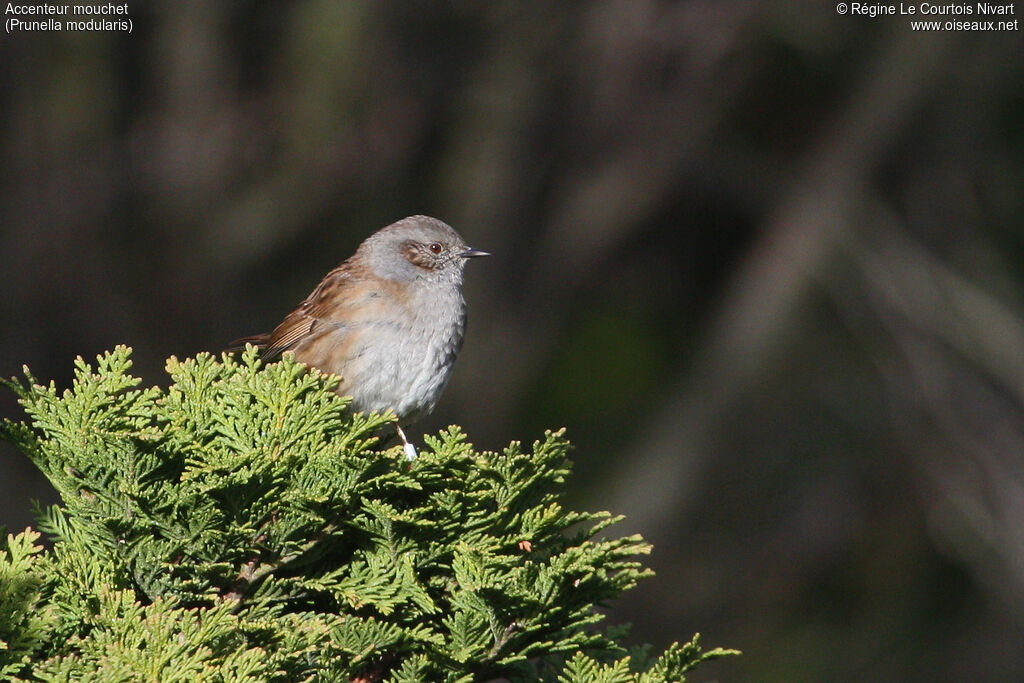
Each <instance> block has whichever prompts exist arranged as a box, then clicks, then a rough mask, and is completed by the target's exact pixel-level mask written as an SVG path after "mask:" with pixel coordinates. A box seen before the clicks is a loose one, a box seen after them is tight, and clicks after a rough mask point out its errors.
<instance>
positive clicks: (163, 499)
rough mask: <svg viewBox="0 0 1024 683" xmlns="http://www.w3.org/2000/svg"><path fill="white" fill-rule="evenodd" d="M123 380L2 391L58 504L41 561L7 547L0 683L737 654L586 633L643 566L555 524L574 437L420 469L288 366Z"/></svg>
mask: <svg viewBox="0 0 1024 683" xmlns="http://www.w3.org/2000/svg"><path fill="white" fill-rule="evenodd" d="M130 369H131V352H130V350H129V349H128V348H126V347H118V348H116V349H115V350H114V351H112V352H109V353H107V354H104V355H101V356H99V357H98V358H97V361H96V363H95V365H90V364H87V363H86V362H84V361H83V360H82V359H78V360H77V361H76V363H75V378H74V381H73V383H72V386H71V388H70V389H68V390H66V391H63V392H59V393H58V391H57V389H56V387H55V386H54V385H53V383H50V384H49V385H42V384H40V383H39V382H38V381H37V380H36V379H35V378H34V377H32V375H31V374H30V373H29V371H28V369H27V368H26V369H25V378H24V380H22V381H17V380H12V381H10V382H4V384H6V386H7V387H9V388H10V389H11V390H13V391H15V392H16V393H17V394H18V396H19V399H20V402H21V404H22V406H23V407H24V409H25V412H26V414H27V415H28V417H29V420H30V422H29V424H23V423H16V422H10V421H5V422H4V423H3V424H2V425H0V435H2V437H3V438H4V439H6V440H8V441H10V442H11V443H14V444H15V445H16V446H18V447H19V448H20V449H21V450H22V451H23V452H24V453H25V454H26V455H27V456H28V457H29V458H31V459H32V461H33V462H34V463H35V464H36V465H37V466H38V467H39V468H40V470H42V472H43V473H44V474H45V475H46V476H47V477H48V478H49V479H50V481H51V482H52V483H53V485H54V487H55V488H56V489H57V491H58V493H59V494H60V496H61V499H62V504H61V505H59V506H55V507H51V508H49V509H46V510H42V511H40V514H39V528H40V529H41V530H42V531H44V532H45V533H46V534H47V536H48V539H49V542H50V546H51V547H50V548H49V549H47V550H44V549H43V548H42V547H41V546H40V545H37V544H36V542H37V541H38V540H39V539H40V534H39V533H38V532H36V531H33V530H31V529H28V530H26V531H24V532H22V533H20V534H17V535H10V536H7V538H6V540H3V541H0V678H5V679H12V680H32V681H40V680H51V681H69V680H84V679H89V680H111V681H113V680H118V681H150V680H160V681H177V680H182V681H185V680H188V681H192V680H216V681H335V680H343V681H392V682H394V683H412V682H414V681H423V682H426V681H431V682H432V681H447V682H454V681H486V680H492V679H497V678H505V679H508V680H510V681H524V682H525V681H556V680H557V681H565V682H580V683H582V682H583V681H586V682H587V683H590V682H592V681H637V682H639V681H644V682H648V683H655V682H659V681H682V680H683V675H684V673H685V672H686V671H688V670H689V669H690V668H692V667H693V666H695V665H697V664H698V663H700V662H701V661H704V660H707V659H710V658H713V657H719V656H722V655H725V654H732V653H733V651H728V650H722V649H713V650H709V651H703V650H702V649H701V648H700V646H699V644H698V641H697V638H696V637H694V639H693V640H692V641H691V642H690V643H687V644H685V645H682V646H680V645H673V646H672V647H671V648H669V649H668V650H667V651H666V652H665V653H664V654H663V655H661V656H660V657H657V658H653V659H652V658H650V657H647V656H646V654H644V653H643V652H641V651H634V652H632V653H630V652H627V651H626V650H625V649H624V648H623V646H621V645H620V644H619V639H620V638H621V636H622V632H621V629H618V630H616V629H608V630H606V631H601V630H599V629H597V628H596V624H597V623H598V622H600V621H601V620H602V619H603V618H604V617H603V615H602V614H601V613H600V612H598V611H597V610H596V606H597V605H603V604H606V603H607V602H608V601H610V600H612V599H614V598H616V597H617V596H618V595H620V594H621V593H622V592H623V591H625V590H629V589H630V588H632V587H633V586H635V585H636V583H637V581H639V580H640V579H642V578H645V577H647V576H650V575H651V572H650V570H648V569H645V568H644V567H643V566H642V564H641V563H640V562H639V560H638V558H639V557H641V556H643V555H644V554H646V553H648V552H649V551H650V547H649V546H648V545H647V544H646V543H645V542H644V541H643V539H642V538H640V537H639V536H629V537H625V538H605V537H604V534H601V536H599V534H600V533H601V532H603V531H605V530H606V529H607V527H609V526H610V525H613V524H615V523H616V522H617V521H619V519H620V518H619V517H615V516H612V515H611V514H609V513H607V512H598V513H586V512H572V511H567V510H565V509H563V507H562V504H561V502H560V501H561V497H562V493H563V486H564V483H565V480H566V478H567V477H568V475H569V471H570V465H569V460H568V457H567V454H568V450H569V443H568V441H566V439H565V438H564V434H563V432H562V431H555V432H547V433H546V434H545V435H544V437H543V438H542V439H541V440H539V441H537V442H535V443H534V444H533V446H532V448H531V449H529V450H524V449H523V447H522V446H521V444H519V443H512V444H510V445H509V446H508V448H506V449H505V450H504V451H503V452H502V453H493V452H477V451H476V450H475V449H473V447H472V445H471V444H470V443H469V441H468V439H467V437H466V435H465V434H464V433H463V432H462V431H461V430H460V429H459V428H458V427H449V428H448V429H447V430H445V431H443V432H441V433H440V434H438V435H436V436H428V437H425V442H426V443H425V447H424V448H423V449H422V451H421V453H420V457H419V458H418V459H417V460H416V461H415V462H414V463H412V464H411V465H409V464H408V463H407V462H406V461H405V460H404V458H403V457H402V453H401V450H400V448H399V447H395V448H390V449H382V448H381V447H380V446H379V442H378V437H377V434H378V432H379V431H380V430H381V429H382V428H383V427H385V426H386V425H388V424H389V423H390V422H392V421H393V417H392V416H391V415H389V414H371V415H360V414H352V413H350V412H349V411H348V410H347V405H348V402H347V400H346V399H344V398H341V397H339V396H337V395H336V394H335V393H334V392H333V391H332V389H333V387H334V386H336V382H337V380H336V379H335V378H332V377H330V376H325V375H322V374H320V373H319V372H317V371H315V370H308V369H307V368H305V367H304V366H302V365H301V364H299V363H296V362H294V361H293V360H292V359H291V358H290V357H287V356H286V357H285V358H284V359H282V360H281V362H279V363H273V364H269V365H267V364H264V363H263V362H262V361H260V360H259V358H258V355H257V352H256V350H255V349H254V348H252V347H250V348H248V349H247V350H246V351H245V352H244V353H243V354H242V355H241V357H240V358H235V357H232V356H229V355H224V356H221V357H220V358H217V357H214V356H212V355H210V354H200V355H199V356H197V357H196V358H194V359H189V360H185V361H178V360H177V359H175V358H171V359H170V360H169V361H168V363H167V370H168V373H169V374H170V377H171V381H172V383H171V386H170V387H169V388H168V389H166V390H162V389H160V388H158V387H150V388H145V389H140V388H139V384H140V380H139V379H138V378H136V377H133V376H131V375H130Z"/></svg>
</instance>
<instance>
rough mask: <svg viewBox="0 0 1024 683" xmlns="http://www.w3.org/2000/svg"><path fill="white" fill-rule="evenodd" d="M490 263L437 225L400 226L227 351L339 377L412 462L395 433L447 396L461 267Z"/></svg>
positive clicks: (457, 342) (461, 327) (461, 305)
mask: <svg viewBox="0 0 1024 683" xmlns="http://www.w3.org/2000/svg"><path fill="white" fill-rule="evenodd" d="M489 255H490V254H488V253H487V252H485V251H480V250H478V249H472V248H470V247H467V246H466V243H465V242H464V241H463V240H462V238H461V237H459V234H458V233H457V232H455V230H453V229H452V228H451V226H449V225H447V224H446V223H444V222H442V221H439V220H437V219H436V218H430V217H429V216H410V217H409V218H403V219H402V220H400V221H398V222H397V223H392V224H391V225H389V226H387V227H385V228H381V229H380V230H378V231H377V232H375V233H374V234H373V235H371V236H370V237H368V238H366V240H365V241H364V242H363V243H362V244H360V245H359V248H358V249H357V250H356V253H355V254H353V255H352V256H351V257H350V258H348V259H347V260H346V261H345V262H344V263H342V264H341V265H340V266H338V267H337V268H335V269H334V270H332V271H331V272H329V273H328V274H327V276H326V277H324V279H323V280H322V281H321V282H320V284H319V285H317V287H316V289H314V290H313V293H312V294H310V295H309V296H308V297H306V300H305V301H303V302H302V303H301V304H299V306H298V308H296V309H295V310H294V311H292V312H291V313H289V314H288V315H287V316H285V319H284V320H283V321H282V322H281V324H280V325H278V326H277V327H276V328H275V329H274V331H273V332H271V333H270V334H263V335H256V336H253V337H246V338H243V339H239V340H238V341H237V342H235V343H236V344H239V345H241V344H245V343H246V342H249V343H253V344H256V345H257V346H259V347H260V348H261V349H262V355H263V357H264V358H265V359H267V360H274V359H276V358H278V357H279V356H280V355H281V354H282V353H283V352H285V351H291V352H293V353H294V354H295V359H296V360H298V361H301V362H303V363H305V364H307V365H311V366H313V367H315V368H318V369H319V370H321V371H323V372H328V373H331V374H333V375H338V376H339V377H341V383H340V384H339V385H338V388H337V391H338V393H339V394H342V395H343V396H351V397H352V407H353V409H355V410H358V411H361V412H370V411H374V410H376V411H384V410H387V409H391V410H393V411H394V412H395V414H396V415H397V416H398V420H399V425H397V426H396V429H397V431H398V436H399V438H401V440H402V443H403V445H404V448H405V453H406V456H407V457H408V458H409V459H413V458H415V457H416V449H415V447H413V445H412V444H411V443H409V440H408V439H406V437H405V433H404V432H403V431H402V427H401V424H402V423H404V424H406V425H408V424H410V423H412V422H414V421H416V420H418V419H419V418H421V417H424V416H425V415H427V414H428V413H430V412H431V411H432V410H433V409H434V406H435V405H436V404H437V401H438V399H439V398H440V397H441V393H442V392H443V391H444V388H445V386H447V384H448V380H449V379H450V378H451V373H452V368H453V367H454V366H455V359H456V357H457V356H458V353H459V350H460V349H461V348H462V339H463V335H464V334H465V330H466V301H465V299H464V298H463V296H462V275H463V270H464V269H465V265H466V259H469V258H474V257H477V256H489Z"/></svg>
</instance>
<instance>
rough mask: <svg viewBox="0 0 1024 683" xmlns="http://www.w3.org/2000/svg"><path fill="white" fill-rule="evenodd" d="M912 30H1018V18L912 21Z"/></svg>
mask: <svg viewBox="0 0 1024 683" xmlns="http://www.w3.org/2000/svg"><path fill="white" fill-rule="evenodd" d="M910 27H911V29H912V30H914V31H1019V30H1020V19H1014V20H1013V21H912V22H910Z"/></svg>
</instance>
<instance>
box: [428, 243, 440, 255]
mask: <svg viewBox="0 0 1024 683" xmlns="http://www.w3.org/2000/svg"><path fill="white" fill-rule="evenodd" d="M427 249H429V250H430V252H431V253H432V254H440V253H441V252H442V251H444V247H442V246H441V245H440V244H438V243H437V242H433V243H432V244H430V245H428V246H427Z"/></svg>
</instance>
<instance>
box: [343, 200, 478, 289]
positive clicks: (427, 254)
mask: <svg viewBox="0 0 1024 683" xmlns="http://www.w3.org/2000/svg"><path fill="white" fill-rule="evenodd" d="M356 256H357V257H358V258H361V259H363V260H364V261H365V262H366V263H368V264H369V265H370V267H371V268H373V271H374V272H375V273H376V274H377V275H379V276H380V277H383V278H387V279H391V280H401V281H410V280H426V281H430V282H447V283H453V284H456V285H458V284H461V283H462V271H463V269H464V268H465V266H466V259H469V258H474V257H476V256H490V254H488V253H487V252H486V251H480V250H479V249H472V248H470V247H468V246H466V243H465V241H464V240H463V239H462V238H461V237H460V236H459V233H457V232H455V230H454V229H452V227H451V226H450V225H448V224H447V223H444V222H443V221H439V220H437V219H436V218H431V217H430V216H409V217H408V218H403V219H402V220H400V221H398V222H395V223H392V224H391V225H389V226H387V227H385V228H381V229H380V230H378V231H377V232H375V233H374V234H372V235H370V236H369V237H367V238H366V240H365V241H363V243H362V244H361V245H359V249H358V250H357V251H356Z"/></svg>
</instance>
